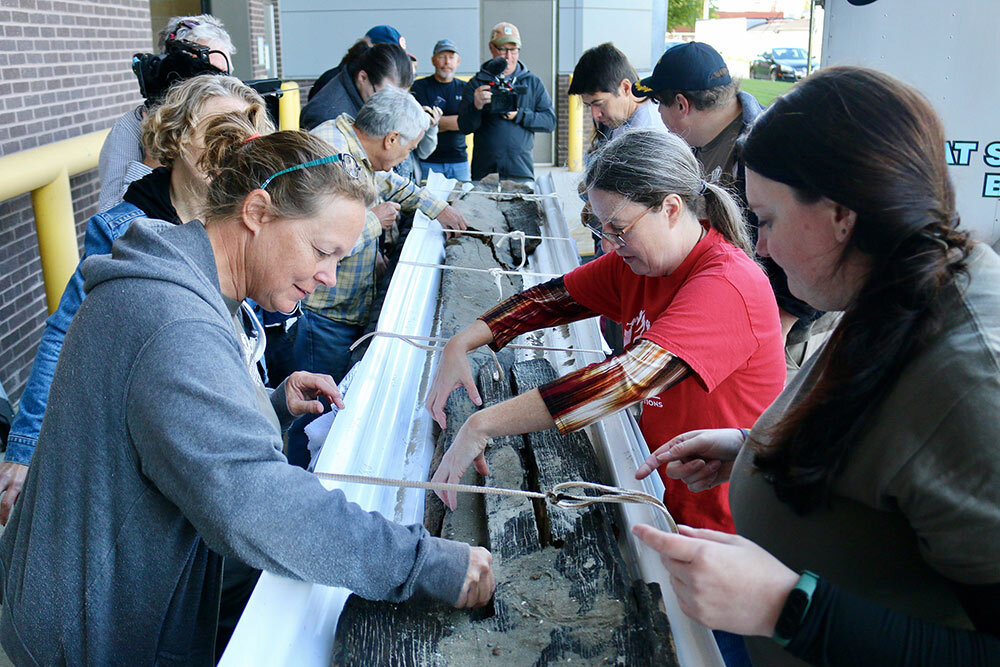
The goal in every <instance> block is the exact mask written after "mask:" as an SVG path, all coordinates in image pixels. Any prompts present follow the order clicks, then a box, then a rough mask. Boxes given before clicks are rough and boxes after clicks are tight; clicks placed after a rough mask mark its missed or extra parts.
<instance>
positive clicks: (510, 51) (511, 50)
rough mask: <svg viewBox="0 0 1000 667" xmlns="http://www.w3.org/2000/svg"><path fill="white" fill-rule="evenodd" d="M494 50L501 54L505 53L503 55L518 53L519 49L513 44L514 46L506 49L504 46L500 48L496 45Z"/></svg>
mask: <svg viewBox="0 0 1000 667" xmlns="http://www.w3.org/2000/svg"><path fill="white" fill-rule="evenodd" d="M496 50H497V51H498V52H500V53H501V54H502V55H505V56H506V55H513V54H515V53H519V52H520V51H521V49H520V47H517V46H515V47H514V48H511V49H506V48H504V49H502V48H500V47H499V46H498V47H496Z"/></svg>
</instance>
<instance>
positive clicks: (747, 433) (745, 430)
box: [739, 428, 750, 442]
mask: <svg viewBox="0 0 1000 667" xmlns="http://www.w3.org/2000/svg"><path fill="white" fill-rule="evenodd" d="M739 431H740V433H742V434H743V442H746V441H747V440H749V439H750V429H748V428H741V429H739Z"/></svg>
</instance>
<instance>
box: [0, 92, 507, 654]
mask: <svg viewBox="0 0 1000 667" xmlns="http://www.w3.org/2000/svg"><path fill="white" fill-rule="evenodd" d="M256 135H257V132H256V128H255V126H254V124H253V123H252V122H251V121H250V119H249V118H248V117H247V115H246V114H240V113H235V112H234V113H231V114H227V116H226V117H223V118H217V119H215V120H213V121H212V123H210V125H209V127H208V128H207V129H206V130H205V135H204V136H205V146H204V153H203V156H202V163H203V164H204V165H205V167H206V172H207V173H209V174H210V175H211V176H212V181H211V184H210V185H209V187H208V191H207V194H206V204H205V206H204V209H203V213H204V220H205V222H204V224H203V223H201V222H199V221H197V220H195V221H191V222H188V223H186V224H183V225H171V224H168V223H163V222H159V221H155V220H147V219H145V218H142V219H138V220H136V221H135V222H133V223H132V225H131V226H130V227H129V230H128V232H126V233H125V235H124V236H122V237H121V238H120V239H118V241H117V242H116V243H115V246H114V252H113V254H112V255H110V256H109V255H101V256H97V257H92V258H89V259H88V260H86V261H85V262H84V266H83V276H84V279H85V281H86V290H87V298H86V300H85V301H84V302H83V305H82V306H81V308H80V310H79V311H78V312H77V314H76V316H75V318H74V319H73V325H72V327H70V330H69V331H68V332H67V335H66V340H65V343H64V345H63V350H62V354H61V358H60V363H59V365H58V366H57V368H56V373H55V377H54V378H53V381H52V390H51V394H50V398H49V410H48V414H47V415H46V418H45V426H44V428H43V429H42V433H41V435H40V437H39V441H38V455H37V457H36V458H37V460H36V461H34V462H33V463H32V465H31V469H30V471H29V473H28V478H27V482H26V484H25V488H24V491H23V493H22V500H21V502H20V503H19V504H18V505H17V506H16V507H15V509H14V513H13V515H12V517H11V520H10V523H9V524H8V526H7V529H6V530H5V531H4V533H3V537H2V538H0V562H2V565H3V569H2V577H3V600H2V604H3V612H2V615H0V641H2V643H3V647H4V649H5V650H6V652H7V655H8V656H10V657H11V658H12V660H13V661H14V662H16V663H18V664H57V663H64V662H67V661H68V662H74V663H76V662H78V663H81V664H114V663H127V664H162V663H167V662H169V663H176V664H210V663H212V662H214V657H215V655H214V652H213V644H214V640H215V632H216V618H217V616H218V613H219V592H220V582H221V579H222V571H223V567H222V566H223V557H235V558H238V559H239V560H241V561H243V562H245V563H247V564H249V565H251V566H253V567H256V568H261V569H268V570H270V571H272V572H276V573H279V574H282V575H283V576H287V577H292V578H296V579H302V580H306V581H315V582H319V583H323V584H326V585H332V586H345V587H347V588H350V589H352V590H354V591H356V592H357V593H358V594H360V595H363V596H365V597H368V598H372V599H391V600H401V599H405V598H408V597H410V596H411V595H413V594H415V593H425V594H429V595H432V596H434V597H437V598H440V599H442V600H445V601H447V602H450V603H453V604H456V605H458V606H474V605H480V604H484V603H485V602H486V601H487V600H488V599H489V597H490V595H491V594H492V588H493V577H492V570H491V569H490V556H489V553H488V552H487V551H485V550H483V549H480V548H472V549H470V548H469V547H468V546H467V545H464V544H459V543H455V542H450V541H447V540H441V539H438V538H435V537H431V536H430V535H428V533H427V531H426V529H424V528H423V526H420V525H414V526H409V527H404V526H399V525H396V524H393V523H390V522H389V521H387V520H386V519H384V518H383V517H381V516H380V515H379V514H377V513H367V512H364V511H363V510H361V508H359V507H358V506H357V505H354V504H352V503H348V502H347V501H346V499H345V497H344V494H343V493H342V492H340V491H339V490H337V491H332V492H331V491H327V490H326V489H325V488H324V486H323V485H322V484H321V483H320V482H319V480H318V479H317V478H316V477H315V476H313V475H311V474H310V473H307V472H306V471H304V470H302V469H300V468H296V467H294V466H290V465H288V463H287V461H286V459H285V457H284V456H283V455H282V454H281V448H282V440H281V427H283V426H287V424H288V423H289V421H290V419H291V418H292V417H293V416H294V415H296V414H303V413H305V412H318V411H322V406H321V404H320V402H319V401H318V400H316V398H317V397H318V396H321V395H322V396H325V397H327V398H328V399H330V400H332V401H334V402H337V401H339V396H338V394H337V390H336V386H335V385H334V384H333V381H332V380H331V379H330V378H329V376H318V375H314V374H310V373H297V374H294V375H292V376H291V377H290V378H289V379H288V380H287V381H286V382H285V383H283V384H282V385H281V386H280V387H279V388H278V389H277V390H275V391H274V392H273V393H272V394H270V395H268V394H267V393H266V392H265V391H264V389H263V386H262V385H261V384H260V381H259V378H257V376H256V373H255V371H254V369H253V368H252V367H251V366H250V365H249V364H248V359H247V358H246V355H245V350H244V348H243V346H242V345H241V342H240V340H239V335H238V333H237V331H236V330H235V329H234V327H233V324H232V318H233V315H234V313H235V312H236V310H237V309H238V308H239V304H240V302H241V301H243V300H244V299H246V298H252V299H253V300H254V301H256V302H257V303H259V304H260V305H261V306H262V307H263V308H265V309H267V310H272V311H284V312H287V311H290V310H292V309H293V308H294V307H295V305H296V303H297V302H298V301H299V300H301V299H303V298H305V296H306V295H308V294H309V293H310V292H311V291H312V290H314V289H315V288H316V286H317V285H319V284H325V285H333V284H334V283H335V270H336V267H337V262H338V261H339V260H340V259H341V258H343V257H344V256H345V255H346V254H347V253H349V252H350V250H351V248H352V247H353V245H354V243H355V241H356V240H357V238H358V236H359V234H360V232H361V228H362V226H363V224H364V221H365V213H366V208H367V207H369V206H371V204H372V203H373V201H374V199H375V188H374V184H373V183H372V181H371V179H369V178H367V177H365V176H363V174H362V173H361V171H360V169H359V168H358V165H357V163H356V162H354V161H353V160H352V159H351V158H350V156H349V155H345V154H339V155H336V154H335V155H331V154H330V147H329V145H327V144H326V143H325V142H323V141H322V140H321V139H318V138H317V137H313V136H312V135H309V134H308V133H305V132H278V133H274V134H268V135H264V136H256Z"/></svg>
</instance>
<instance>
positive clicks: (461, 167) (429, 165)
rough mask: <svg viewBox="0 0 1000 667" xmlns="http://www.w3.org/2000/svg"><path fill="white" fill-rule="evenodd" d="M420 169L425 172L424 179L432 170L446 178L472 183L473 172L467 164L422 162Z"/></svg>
mask: <svg viewBox="0 0 1000 667" xmlns="http://www.w3.org/2000/svg"><path fill="white" fill-rule="evenodd" d="M420 169H421V170H423V172H424V173H423V177H424V178H427V176H428V174H429V173H430V172H431V170H434V171H436V172H438V173H439V174H444V175H445V178H454V179H455V180H458V181H471V180H472V172H471V170H470V168H469V163H468V161H466V162H424V161H423V160H421V161H420Z"/></svg>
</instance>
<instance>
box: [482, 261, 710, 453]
mask: <svg viewBox="0 0 1000 667" xmlns="http://www.w3.org/2000/svg"><path fill="white" fill-rule="evenodd" d="M593 315H596V313H594V312H592V311H590V310H589V309H587V308H586V307H585V306H583V305H581V304H580V303H578V302H577V301H575V300H574V299H573V297H572V296H571V295H570V293H569V290H567V289H566V285H565V283H564V282H563V279H562V278H556V279H554V280H550V281H548V282H547V283H543V284H541V285H537V286H535V287H532V288H531V289H528V290H525V291H524V292H521V293H520V294H515V295H514V296H512V297H510V298H509V299H507V300H506V301H504V302H503V303H500V304H497V305H496V306H494V307H493V308H491V309H490V310H489V311H487V312H486V313H485V314H484V315H483V316H482V317H480V318H479V319H481V320H482V321H483V322H484V323H485V324H486V326H488V327H489V328H490V331H491V332H492V333H493V342H492V343H490V347H491V348H493V349H494V350H499V349H500V348H501V347H503V346H504V345H506V344H507V343H509V342H510V341H511V340H512V339H513V338H515V337H516V336H519V335H521V334H523V333H527V332H529V331H534V330H535V329H541V328H542V327H551V326H557V325H559V324H568V323H570V322H576V321H577V320H582V319H584V318H586V317H591V316H593ZM689 373H690V368H689V367H688V365H687V364H686V363H684V362H683V361H682V360H681V359H679V358H678V357H675V356H674V355H673V354H671V353H670V352H668V351H667V350H664V349H663V348H662V347H660V346H659V345H657V344H656V343H653V342H652V341H649V340H646V339H643V338H640V339H639V340H638V341H636V342H635V343H633V344H632V345H630V346H629V348H628V349H627V350H625V352H624V354H620V355H618V356H616V357H609V358H608V359H605V360H604V361H601V362H598V363H595V364H590V365H589V366H587V367H585V368H581V369H579V370H576V371H573V372H572V373H570V374H568V375H564V376H563V377H561V378H556V379H555V380H553V381H551V382H547V383H546V384H543V385H542V386H540V387H539V388H538V391H539V393H541V395H542V400H543V401H544V402H545V407H546V408H547V409H548V411H549V414H550V415H552V419H553V420H554V421H555V423H556V427H557V428H558V429H559V432H560V433H568V432H570V431H575V430H577V429H581V428H583V427H584V426H587V425H588V424H592V423H593V422H595V421H597V420H598V419H601V418H602V417H606V416H607V415H610V414H614V413H615V412H618V411H619V410H622V409H624V408H627V407H628V406H630V405H632V404H633V403H638V402H639V401H641V400H643V399H646V398H649V397H650V396H656V395H657V394H660V393H662V392H664V391H665V390H666V389H667V388H668V387H671V386H673V385H675V384H677V383H678V382H680V381H681V380H683V379H684V378H685V377H687V375H688V374H689Z"/></svg>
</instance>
